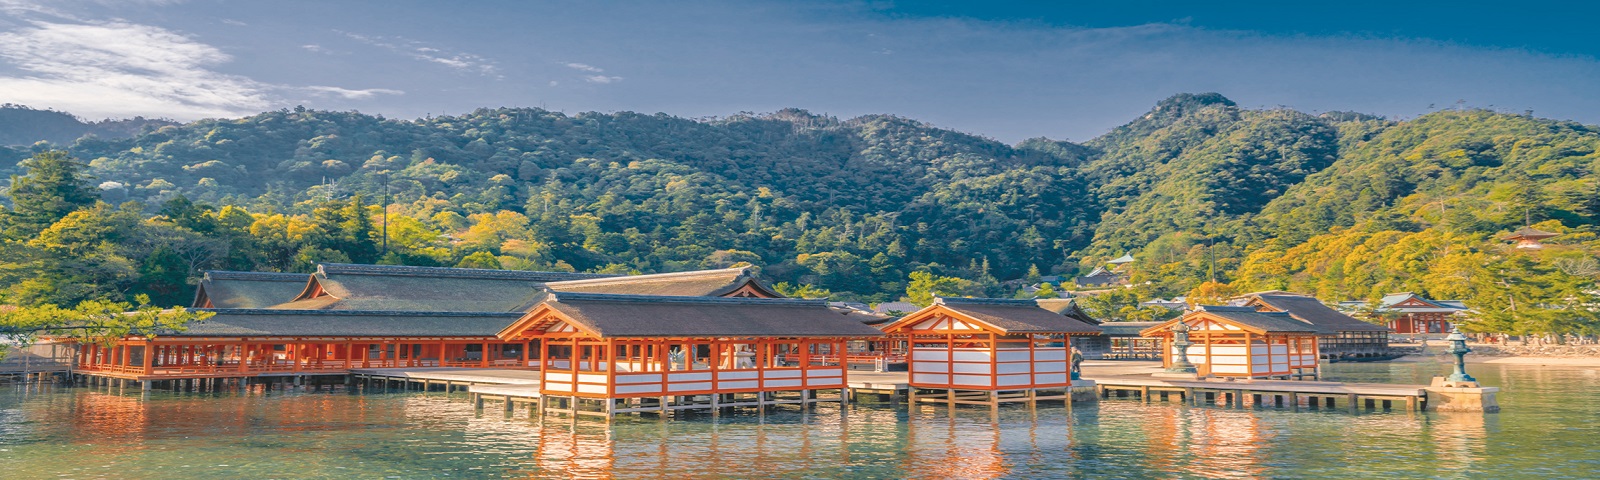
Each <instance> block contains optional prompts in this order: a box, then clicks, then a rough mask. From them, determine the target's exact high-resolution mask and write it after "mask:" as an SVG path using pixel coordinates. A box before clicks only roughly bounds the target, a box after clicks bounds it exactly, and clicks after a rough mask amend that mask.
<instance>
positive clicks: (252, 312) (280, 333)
mask: <svg viewBox="0 0 1600 480" xmlns="http://www.w3.org/2000/svg"><path fill="white" fill-rule="evenodd" d="M196 310H198V311H206V312H215V313H216V315H214V316H212V317H211V318H208V319H206V320H203V321H200V322H196V323H192V324H190V325H189V326H188V327H187V329H186V330H185V331H183V332H167V333H164V334H163V335H162V336H169V337H173V336H175V337H202V336H224V337H493V336H494V334H495V332H498V331H500V329H501V328H504V327H505V326H506V325H509V324H510V323H511V322H513V321H516V319H517V318H518V317H519V316H520V314H516V313H485V312H387V311H384V312H375V311H348V310H347V311H333V310H269V309H226V308H225V309H196Z"/></svg>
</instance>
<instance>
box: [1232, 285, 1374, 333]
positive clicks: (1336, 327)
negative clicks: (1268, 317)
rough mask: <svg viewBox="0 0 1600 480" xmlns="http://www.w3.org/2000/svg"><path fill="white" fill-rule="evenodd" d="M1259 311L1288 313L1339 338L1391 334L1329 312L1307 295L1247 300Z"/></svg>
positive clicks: (1280, 294)
mask: <svg viewBox="0 0 1600 480" xmlns="http://www.w3.org/2000/svg"><path fill="white" fill-rule="evenodd" d="M1244 306H1247V307H1255V308H1256V309H1257V310H1262V309H1266V310H1270V311H1278V312H1287V313H1288V314H1289V316H1291V317H1294V318H1295V319H1298V320H1300V321H1302V322H1306V323H1308V324H1311V325H1313V326H1316V327H1317V328H1318V329H1320V330H1322V331H1323V332H1324V333H1329V334H1337V333H1339V332H1387V331H1389V329H1388V328H1385V327H1383V326H1379V325H1373V324H1370V323H1367V322H1363V321H1361V320H1358V319H1356V318H1355V317H1352V316H1349V315H1345V314H1344V313H1341V312H1339V311H1338V310H1334V309H1332V308H1328V306H1327V305H1324V304H1323V303H1322V302H1321V301H1319V300H1317V299H1316V298H1312V297H1309V296H1305V295H1297V294H1291V293H1286V292H1273V293H1269V294H1252V295H1249V296H1248V297H1247V298H1246V301H1245V305H1244Z"/></svg>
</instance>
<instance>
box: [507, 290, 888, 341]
mask: <svg viewBox="0 0 1600 480" xmlns="http://www.w3.org/2000/svg"><path fill="white" fill-rule="evenodd" d="M543 295H544V298H541V299H539V300H538V301H537V302H536V303H535V308H537V307H538V306H539V305H545V306H549V307H550V308H551V309H553V310H555V311H556V312H559V313H560V314H561V315H562V316H565V317H567V318H569V319H571V320H572V321H573V322H574V323H577V324H578V325H579V326H581V327H583V328H585V329H588V330H590V331H593V332H596V333H598V334H600V335H601V336H603V337H613V338H614V337H876V336H881V335H883V332H880V331H878V329H876V328H872V327H870V326H867V325H864V324H863V323H862V320H863V318H862V316H861V315H860V314H854V313H850V312H845V311H839V310H835V309H833V308H830V307H828V304H827V302H826V301H824V300H800V299H768V298H727V297H688V296H654V295H615V294H595V293H572V292H551V293H545V294H543Z"/></svg>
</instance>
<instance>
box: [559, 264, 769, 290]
mask: <svg viewBox="0 0 1600 480" xmlns="http://www.w3.org/2000/svg"><path fill="white" fill-rule="evenodd" d="M735 271H737V272H738V273H739V274H740V275H746V274H749V272H750V269H749V268H747V267H734V268H719V269H715V270H689V271H684V272H666V273H646V274H640V275H612V276H605V277H599V278H580V279H575V280H557V281H553V282H545V284H547V285H558V286H567V285H592V284H605V283H617V282H638V281H646V282H649V281H666V280H673V279H678V278H683V277H697V276H711V275H713V274H722V273H732V272H735Z"/></svg>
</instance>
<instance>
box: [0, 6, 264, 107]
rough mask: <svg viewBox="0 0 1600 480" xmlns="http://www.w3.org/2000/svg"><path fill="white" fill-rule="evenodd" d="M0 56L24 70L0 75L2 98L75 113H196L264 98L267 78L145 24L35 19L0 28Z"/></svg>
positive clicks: (259, 103)
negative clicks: (241, 72) (241, 71)
mask: <svg viewBox="0 0 1600 480" xmlns="http://www.w3.org/2000/svg"><path fill="white" fill-rule="evenodd" d="M0 59H4V60H5V61H6V62H8V63H9V64H11V65H12V66H14V67H16V68H17V69H18V70H20V73H22V74H21V75H17V76H10V77H0V91H3V92H6V96H7V98H6V100H7V101H10V102H14V103H22V104H32V105H38V106H49V107H52V108H57V109H63V110H67V111H70V112H73V113H76V114H79V115H86V116H127V115H150V114H161V115H169V116H173V117H177V118H198V117H213V116H228V115H236V114H241V113H247V112H256V111H260V110H262V109H263V108H265V107H267V106H268V104H269V102H268V100H267V97H266V90H267V89H268V88H270V87H269V86H266V85H262V84H260V83H258V82H255V81H253V80H251V79H249V78H246V77H241V76H237V75H228V74H224V73H220V72H217V71H215V70H213V69H212V67H214V66H216V65H218V64H222V63H225V62H227V61H229V60H231V57H229V56H228V55H227V54H225V53H223V52H222V51H221V50H218V49H216V48H215V47H212V46H210V45H206V44H203V43H200V42H197V41H195V40H193V39H191V38H189V37H186V36H183V35H179V34H177V33H173V32H171V31H168V30H166V29H162V28H159V27H153V26H148V25H139V24H133V23H126V22H108V23H93V24H69V23H50V22H43V21H34V22H30V26H29V27H25V28H22V29H19V30H16V31H11V32H5V33H0Z"/></svg>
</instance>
